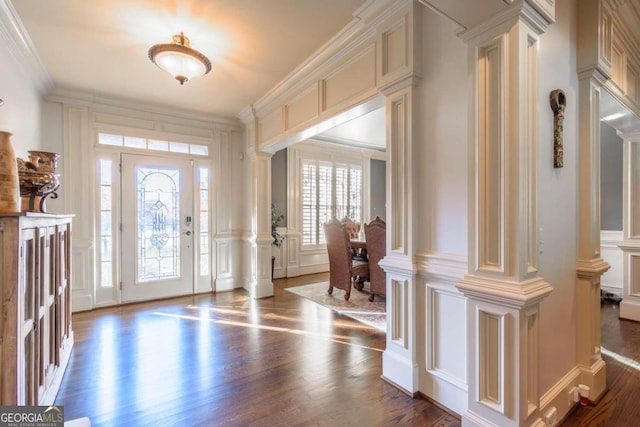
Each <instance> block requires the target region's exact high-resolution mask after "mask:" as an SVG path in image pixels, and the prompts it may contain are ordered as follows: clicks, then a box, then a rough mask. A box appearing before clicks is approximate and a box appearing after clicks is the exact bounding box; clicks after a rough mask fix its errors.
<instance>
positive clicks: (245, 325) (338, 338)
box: [152, 311, 384, 353]
mask: <svg viewBox="0 0 640 427" xmlns="http://www.w3.org/2000/svg"><path fill="white" fill-rule="evenodd" d="M152 314H153V315H155V316H163V317H172V318H176V319H185V320H198V321H206V322H212V323H218V324H221V325H228V326H238V327H243V328H251V329H262V330H267V331H275V332H286V333H289V334H295V335H308V336H315V337H318V338H323V339H327V340H329V341H333V342H336V343H339V344H345V345H348V346H351V347H357V348H363V349H367V350H374V351H379V352H381V353H382V352H383V351H384V350H382V349H379V348H373V347H368V346H365V345H360V344H354V343H350V342H346V341H343V340H348V339H349V337H347V336H344V335H326V334H318V333H316V332H309V331H303V330H300V329H291V328H281V327H278V326H267V325H256V324H254V323H246V322H235V321H231V320H223V319H211V318H202V317H197V316H189V315H186V314H173V313H161V312H158V311H156V312H154V313H152Z"/></svg>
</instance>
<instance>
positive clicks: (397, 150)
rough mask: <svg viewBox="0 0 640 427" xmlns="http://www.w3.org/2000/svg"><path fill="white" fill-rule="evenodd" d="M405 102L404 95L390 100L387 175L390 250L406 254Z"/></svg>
mask: <svg viewBox="0 0 640 427" xmlns="http://www.w3.org/2000/svg"><path fill="white" fill-rule="evenodd" d="M406 102H407V99H406V97H405V96H400V97H398V98H396V99H393V100H391V102H390V103H389V104H388V105H390V108H389V110H390V111H389V113H390V115H391V141H390V144H389V147H390V150H391V155H390V157H389V164H390V165H389V166H390V167H391V170H390V171H389V172H387V176H391V177H393V186H391V194H390V195H391V218H393V221H391V226H390V228H391V251H392V252H395V253H399V254H403V255H407V248H406V244H405V241H406V226H407V225H406V217H405V215H404V213H405V212H406V209H407V204H406V195H405V191H406V188H407V178H406V175H405V173H406V167H405V166H406V157H405V156H406V138H407V135H406V130H407V129H406V126H407V124H406V120H407V117H406Z"/></svg>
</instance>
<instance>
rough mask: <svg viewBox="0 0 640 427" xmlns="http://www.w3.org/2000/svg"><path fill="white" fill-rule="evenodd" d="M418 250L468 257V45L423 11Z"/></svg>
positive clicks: (432, 14) (442, 21)
mask: <svg viewBox="0 0 640 427" xmlns="http://www.w3.org/2000/svg"><path fill="white" fill-rule="evenodd" d="M422 28H423V53H422V58H423V61H422V74H423V76H422V80H421V82H420V86H419V91H420V94H419V96H420V102H421V109H422V111H421V117H420V118H419V119H418V122H419V123H420V141H418V147H420V153H419V155H420V158H421V160H422V162H421V163H422V165H421V167H420V168H419V183H418V185H419V187H420V188H423V189H424V191H422V192H421V195H422V198H421V200H420V204H419V206H420V208H419V209H418V215H419V219H418V221H417V224H418V225H419V228H420V231H419V235H420V236H421V237H420V239H419V243H418V248H419V249H421V250H426V251H430V252H445V253H456V254H465V255H466V253H467V226H468V224H467V176H468V173H467V167H468V163H467V144H468V133H467V116H468V110H467V108H468V106H467V98H468V91H469V86H468V82H467V45H466V44H465V43H464V42H463V41H462V40H461V39H460V38H459V37H457V36H456V34H455V27H454V26H453V24H451V23H450V22H448V21H446V20H445V19H444V18H442V17H441V16H439V15H437V14H436V13H435V12H432V11H431V10H430V9H428V8H424V14H423V23H422Z"/></svg>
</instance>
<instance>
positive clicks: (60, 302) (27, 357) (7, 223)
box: [0, 213, 73, 405]
mask: <svg viewBox="0 0 640 427" xmlns="http://www.w3.org/2000/svg"><path fill="white" fill-rule="evenodd" d="M0 268H1V270H0V286H1V288H0V296H1V298H2V307H0V330H1V331H2V337H1V341H0V366H1V368H2V370H1V372H0V379H1V388H0V405H51V404H53V402H54V400H55V397H56V394H57V393H58V389H59V388H60V382H61V381H62V376H63V375H64V370H65V368H66V367H67V363H68V362H69V356H70V355H71V349H72V347H73V331H72V329H71V281H70V275H71V216H66V215H65V216H62V215H48V214H35V213H34V214H32V213H27V214H25V213H16V214H0Z"/></svg>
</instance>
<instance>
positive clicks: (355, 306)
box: [285, 282, 387, 331]
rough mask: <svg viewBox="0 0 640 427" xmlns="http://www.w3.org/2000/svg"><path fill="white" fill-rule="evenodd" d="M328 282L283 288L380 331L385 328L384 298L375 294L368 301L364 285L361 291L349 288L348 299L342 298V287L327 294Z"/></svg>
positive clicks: (385, 307)
mask: <svg viewBox="0 0 640 427" xmlns="http://www.w3.org/2000/svg"><path fill="white" fill-rule="evenodd" d="M328 289H329V282H319V283H312V284H310V285H303V286H295V287H293V288H285V291H289V292H291V293H293V294H296V295H299V296H301V297H303V298H306V299H308V300H311V301H313V302H315V303H317V304H320V305H322V306H324V307H327V308H330V309H331V310H333V311H335V312H337V313H338V314H341V315H343V316H348V317H351V318H352V319H355V320H357V321H359V322H362V323H364V324H366V325H369V326H371V327H373V328H376V329H379V330H381V331H386V329H387V312H386V310H387V302H386V299H385V298H382V297H379V296H377V295H376V297H375V300H374V301H373V302H370V301H369V295H370V294H369V291H368V290H367V288H366V287H365V289H364V290H363V291H358V290H357V289H352V290H351V296H350V297H349V301H345V299H344V291H343V290H342V289H338V288H333V295H329V294H328V293H327V290H328Z"/></svg>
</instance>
